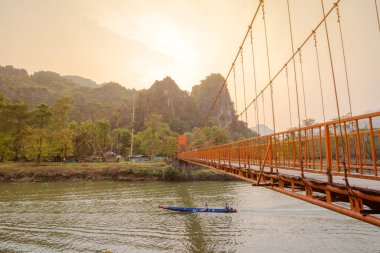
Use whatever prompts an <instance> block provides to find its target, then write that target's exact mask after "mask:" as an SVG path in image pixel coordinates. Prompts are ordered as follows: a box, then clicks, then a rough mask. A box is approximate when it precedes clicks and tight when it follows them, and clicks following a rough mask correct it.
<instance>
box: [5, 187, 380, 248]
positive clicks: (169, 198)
mask: <svg viewBox="0 0 380 253" xmlns="http://www.w3.org/2000/svg"><path fill="white" fill-rule="evenodd" d="M226 202H228V203H229V204H230V205H232V206H233V207H234V208H236V209H238V212H237V213H230V214H216V213H191V214H183V213H175V212H171V211H167V210H162V209H159V208H157V206H158V205H159V204H163V205H178V206H204V205H205V203H207V204H208V206H209V207H221V206H223V205H224V204H225V203H226ZM106 248H108V249H109V250H110V251H111V252H200V253H201V252H202V253H203V252H266V253H270V252H276V253H278V252H291V253H296V252H318V253H320V252H335V253H337V252H344V253H347V252H362V253H363V252H368V253H374V252H380V229H379V228H378V227H375V226H373V225H369V224H366V223H363V222H360V221H357V220H355V219H352V218H349V217H346V216H343V215H340V214H337V213H334V212H331V211H328V210H326V209H322V208H320V207H317V206H314V205H311V204H308V203H305V202H302V201H300V200H297V199H294V198H291V197H288V196H285V195H282V194H280V193H277V192H274V191H270V190H268V189H264V188H258V187H252V186H251V185H250V184H248V183H245V182H185V183H166V182H138V183H124V182H75V183H69V182H61V183H12V184H1V185H0V252H104V249H106Z"/></svg>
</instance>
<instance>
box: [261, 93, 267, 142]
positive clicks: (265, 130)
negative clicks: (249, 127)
mask: <svg viewBox="0 0 380 253" xmlns="http://www.w3.org/2000/svg"><path fill="white" fill-rule="evenodd" d="M261 97H262V98H263V120H264V135H267V128H266V125H265V105H264V93H262V94H261Z"/></svg>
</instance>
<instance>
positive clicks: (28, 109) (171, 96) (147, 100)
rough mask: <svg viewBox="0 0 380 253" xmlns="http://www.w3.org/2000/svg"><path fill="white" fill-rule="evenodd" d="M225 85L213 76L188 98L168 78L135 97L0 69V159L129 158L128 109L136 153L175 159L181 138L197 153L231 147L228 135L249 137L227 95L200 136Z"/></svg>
mask: <svg viewBox="0 0 380 253" xmlns="http://www.w3.org/2000/svg"><path fill="white" fill-rule="evenodd" d="M223 82H224V78H223V77H222V76H221V75H220V74H211V75H209V76H207V77H206V78H205V79H204V80H202V81H200V83H199V84H198V85H195V86H194V87H193V89H192V91H191V93H189V92H187V91H184V90H181V89H180V88H179V86H178V85H177V84H176V83H175V81H174V80H173V79H171V78H170V77H165V78H164V79H163V80H161V81H155V82H154V83H153V85H152V86H151V87H150V88H149V89H143V90H140V91H139V90H135V89H126V88H125V87H123V86H121V85H120V84H118V83H114V82H110V83H104V84H101V85H98V84H96V83H95V82H93V81H91V80H89V79H86V78H82V77H78V76H67V77H64V76H61V75H59V74H57V73H54V72H50V71H39V72H35V73H33V74H31V75H30V74H28V73H27V71H26V70H24V69H17V68H14V67H13V66H4V67H2V66H0V119H1V122H0V131H1V135H0V160H3V159H4V158H8V159H9V158H12V159H15V160H17V159H19V158H20V157H26V158H27V159H29V160H40V159H41V157H46V156H48V157H56V159H58V160H59V159H63V158H64V157H75V158H76V159H78V160H79V159H84V158H85V157H87V156H101V157H104V158H105V156H106V154H107V153H113V154H120V155H122V156H128V154H129V153H128V152H129V146H130V132H131V129H132V125H133V124H132V108H133V106H134V107H135V123H134V130H135V131H136V132H137V135H136V142H135V145H136V147H135V151H136V153H140V154H146V155H150V156H155V155H173V154H174V153H175V152H176V135H177V134H183V133H187V135H188V136H189V139H190V140H194V142H195V143H197V145H199V146H201V145H206V144H213V143H224V142H226V141H228V138H229V136H228V134H227V129H228V128H229V130H231V131H232V132H233V133H232V134H233V135H232V136H233V138H234V139H238V138H241V137H243V135H245V136H252V135H253V132H252V131H250V130H249V129H247V127H246V125H245V124H244V123H243V122H238V121H237V120H236V118H235V111H234V107H233V103H232V101H231V98H230V95H229V92H228V90H226V89H225V90H223V92H222V98H223V99H222V100H220V101H218V104H217V106H216V107H215V110H213V112H212V114H211V121H209V122H208V123H207V127H206V128H205V129H202V130H200V129H199V127H201V126H202V124H203V121H204V119H205V117H206V116H207V113H208V110H209V108H210V106H211V104H212V102H213V99H214V97H215V94H216V93H217V92H218V91H219V89H220V87H221V86H222V84H223ZM207 128H209V129H207ZM152 143H153V144H154V145H152Z"/></svg>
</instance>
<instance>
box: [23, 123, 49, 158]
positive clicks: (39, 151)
mask: <svg viewBox="0 0 380 253" xmlns="http://www.w3.org/2000/svg"><path fill="white" fill-rule="evenodd" d="M47 136H48V133H47V130H46V129H42V128H36V129H33V128H31V127H27V129H26V135H25V136H24V138H23V143H24V147H25V156H26V157H27V158H28V159H30V160H34V161H36V162H37V164H40V162H41V158H42V156H46V155H47V154H48V142H47Z"/></svg>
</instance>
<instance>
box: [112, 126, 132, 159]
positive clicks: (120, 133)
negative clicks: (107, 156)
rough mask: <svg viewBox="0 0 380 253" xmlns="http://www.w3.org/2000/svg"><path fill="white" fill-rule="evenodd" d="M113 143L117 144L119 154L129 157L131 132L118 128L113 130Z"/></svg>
mask: <svg viewBox="0 0 380 253" xmlns="http://www.w3.org/2000/svg"><path fill="white" fill-rule="evenodd" d="M111 137H112V143H115V142H116V150H117V154H119V155H121V156H127V155H128V154H127V152H128V150H129V146H130V144H131V131H130V130H129V129H127V128H116V129H114V130H112V134H111Z"/></svg>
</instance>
